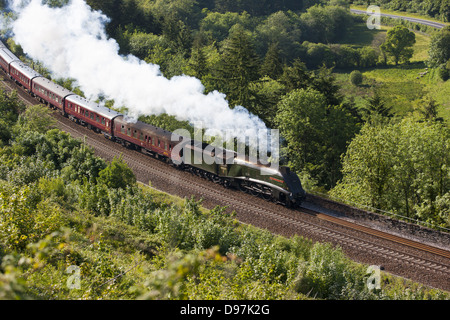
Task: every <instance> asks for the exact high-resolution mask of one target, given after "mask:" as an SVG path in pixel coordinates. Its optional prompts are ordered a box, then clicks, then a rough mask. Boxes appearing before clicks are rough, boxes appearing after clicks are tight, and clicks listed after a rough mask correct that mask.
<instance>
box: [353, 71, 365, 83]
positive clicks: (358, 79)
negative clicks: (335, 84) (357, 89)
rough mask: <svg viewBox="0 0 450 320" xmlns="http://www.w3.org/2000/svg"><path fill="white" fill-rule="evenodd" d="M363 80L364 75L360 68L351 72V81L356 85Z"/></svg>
mask: <svg viewBox="0 0 450 320" xmlns="http://www.w3.org/2000/svg"><path fill="white" fill-rule="evenodd" d="M362 81H363V75H362V73H361V71H359V70H353V71H352V72H351V73H350V82H351V83H352V84H353V85H355V86H359V85H360V84H361V83H362Z"/></svg>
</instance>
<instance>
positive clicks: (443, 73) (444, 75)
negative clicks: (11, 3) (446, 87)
mask: <svg viewBox="0 0 450 320" xmlns="http://www.w3.org/2000/svg"><path fill="white" fill-rule="evenodd" d="M438 75H439V78H441V79H442V80H443V81H447V80H448V79H449V78H450V70H449V69H447V68H446V67H445V65H441V66H440V67H439V69H438Z"/></svg>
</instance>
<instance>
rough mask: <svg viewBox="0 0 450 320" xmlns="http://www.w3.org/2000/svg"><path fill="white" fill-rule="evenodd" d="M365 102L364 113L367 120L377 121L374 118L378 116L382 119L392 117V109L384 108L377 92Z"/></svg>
mask: <svg viewBox="0 0 450 320" xmlns="http://www.w3.org/2000/svg"><path fill="white" fill-rule="evenodd" d="M366 101H367V107H366V108H365V109H364V111H365V112H366V113H367V116H368V118H369V119H370V118H372V119H371V120H377V119H376V118H377V117H378V116H380V117H383V118H391V117H392V116H393V114H392V108H391V107H388V106H386V104H385V103H384V101H383V98H382V96H381V95H380V93H379V92H378V91H375V92H374V95H373V96H372V97H369V98H368V99H367V100H366Z"/></svg>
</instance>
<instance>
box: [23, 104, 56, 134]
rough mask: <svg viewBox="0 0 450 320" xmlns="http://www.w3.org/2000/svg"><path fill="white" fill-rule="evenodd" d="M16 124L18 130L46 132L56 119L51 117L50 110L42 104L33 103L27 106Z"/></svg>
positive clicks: (52, 126)
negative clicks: (18, 127)
mask: <svg viewBox="0 0 450 320" xmlns="http://www.w3.org/2000/svg"><path fill="white" fill-rule="evenodd" d="M18 124H19V126H20V129H19V130H28V131H34V132H38V133H46V132H47V131H48V130H51V129H52V128H54V126H55V124H56V120H55V119H54V118H53V117H52V111H51V110H50V109H49V108H48V107H46V106H43V105H33V106H29V107H27V109H26V110H25V112H24V113H23V114H21V115H20V118H19V121H18Z"/></svg>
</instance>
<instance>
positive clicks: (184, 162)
mask: <svg viewBox="0 0 450 320" xmlns="http://www.w3.org/2000/svg"><path fill="white" fill-rule="evenodd" d="M178 150H179V151H180V152H179V153H177V151H178ZM178 150H175V149H174V151H175V152H172V162H173V163H174V164H175V165H176V166H177V167H179V168H182V169H183V170H187V171H190V172H192V173H193V174H196V175H198V176H200V177H202V178H205V179H208V180H211V181H213V182H215V183H218V184H222V185H224V186H225V187H234V188H237V189H239V190H242V191H244V192H247V193H250V194H253V195H255V196H260V197H262V198H264V199H266V200H268V201H274V202H277V203H281V204H283V205H286V206H288V207H295V206H299V205H300V204H301V202H302V201H303V199H304V198H305V195H306V193H305V190H304V189H303V188H302V185H301V182H300V179H299V178H298V176H297V174H295V173H294V172H292V171H291V170H290V169H289V167H286V166H281V167H280V168H272V167H271V166H270V165H265V164H261V163H259V162H258V161H251V160H249V158H248V157H247V156H244V155H241V154H238V153H236V152H234V151H230V150H225V149H220V148H217V147H216V148H212V147H211V146H210V145H208V144H206V143H202V142H198V141H194V140H189V142H185V143H183V146H182V147H181V146H179V148H178ZM173 160H175V161H173Z"/></svg>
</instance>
